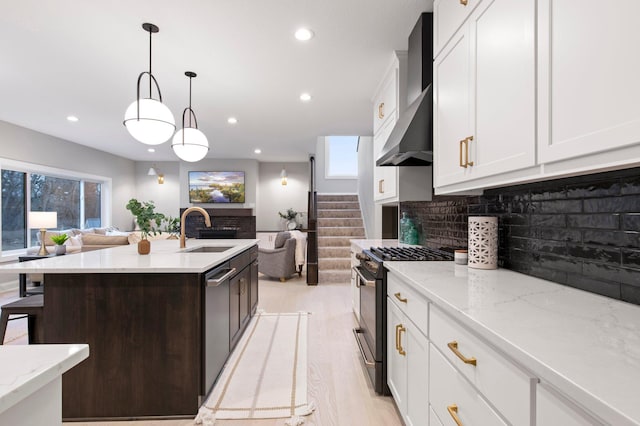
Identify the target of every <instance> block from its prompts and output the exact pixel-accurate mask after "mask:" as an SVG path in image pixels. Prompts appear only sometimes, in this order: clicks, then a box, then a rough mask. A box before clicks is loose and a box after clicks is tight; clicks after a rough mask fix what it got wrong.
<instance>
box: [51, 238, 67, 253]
mask: <svg viewBox="0 0 640 426" xmlns="http://www.w3.org/2000/svg"><path fill="white" fill-rule="evenodd" d="M49 238H51V241H53V242H54V244H55V245H56V247H55V250H56V255H60V254H65V253H66V252H67V246H65V245H64V243H65V241H67V240H68V239H69V236H68V235H67V234H58V235H52V236H51V237H49Z"/></svg>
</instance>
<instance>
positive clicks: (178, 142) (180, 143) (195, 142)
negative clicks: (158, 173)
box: [171, 127, 209, 163]
mask: <svg viewBox="0 0 640 426" xmlns="http://www.w3.org/2000/svg"><path fill="white" fill-rule="evenodd" d="M183 135H184V139H183ZM171 148H173V152H175V153H176V155H177V156H178V157H179V158H180V159H181V160H184V161H188V162H191V163H193V162H195V161H200V160H202V159H203V158H204V157H205V156H206V155H207V152H208V151H209V141H207V137H206V136H205V135H204V133H202V132H201V131H200V130H198V129H196V128H194V127H186V128H184V129H180V130H178V131H177V132H176V134H175V135H174V136H173V142H172V143H171Z"/></svg>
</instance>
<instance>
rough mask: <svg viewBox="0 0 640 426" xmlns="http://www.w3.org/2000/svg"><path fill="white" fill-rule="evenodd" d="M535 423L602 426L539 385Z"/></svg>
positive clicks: (566, 425) (541, 425) (544, 425)
mask: <svg viewBox="0 0 640 426" xmlns="http://www.w3.org/2000/svg"><path fill="white" fill-rule="evenodd" d="M536 421H537V423H536V424H538V425H540V426H546V425H562V426H587V425H603V424H604V423H602V422H599V421H597V420H595V419H593V418H592V417H591V416H589V415H588V414H587V413H585V412H584V411H583V410H581V409H580V408H578V407H577V406H576V405H574V404H573V403H571V402H569V401H567V400H566V399H565V398H563V397H562V396H560V395H559V394H558V393H556V392H554V391H553V390H551V389H549V388H547V387H546V386H545V385H544V384H540V385H538V387H537V390H536Z"/></svg>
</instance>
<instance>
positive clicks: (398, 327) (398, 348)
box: [396, 324, 402, 352]
mask: <svg viewBox="0 0 640 426" xmlns="http://www.w3.org/2000/svg"><path fill="white" fill-rule="evenodd" d="M400 327H402V324H397V325H396V351H398V352H400V345H399V344H398V341H399V339H398V334H399V333H400Z"/></svg>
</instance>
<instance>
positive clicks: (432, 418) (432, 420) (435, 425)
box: [429, 404, 444, 426]
mask: <svg viewBox="0 0 640 426" xmlns="http://www.w3.org/2000/svg"><path fill="white" fill-rule="evenodd" d="M429 425H430V426H444V425H443V424H442V422H441V421H440V419H439V418H438V415H437V414H436V412H435V411H433V407H432V406H431V404H429Z"/></svg>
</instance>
